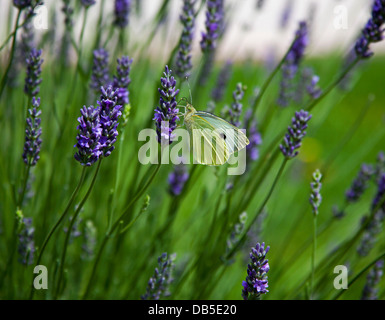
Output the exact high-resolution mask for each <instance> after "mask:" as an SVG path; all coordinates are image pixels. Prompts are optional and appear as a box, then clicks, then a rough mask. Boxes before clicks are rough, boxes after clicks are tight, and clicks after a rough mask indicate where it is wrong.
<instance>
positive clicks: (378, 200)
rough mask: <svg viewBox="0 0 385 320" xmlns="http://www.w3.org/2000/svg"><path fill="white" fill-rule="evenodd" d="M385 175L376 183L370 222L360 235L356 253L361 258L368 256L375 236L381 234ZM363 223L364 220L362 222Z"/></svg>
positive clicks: (383, 217)
mask: <svg viewBox="0 0 385 320" xmlns="http://www.w3.org/2000/svg"><path fill="white" fill-rule="evenodd" d="M384 197H385V174H383V175H382V176H381V178H380V179H379V181H378V189H377V194H376V196H375V197H374V199H373V201H372V207H371V210H372V211H374V212H373V217H372V220H370V221H369V223H368V224H367V225H366V227H365V231H364V234H363V235H362V239H361V243H360V245H359V246H358V248H357V252H358V254H359V255H361V256H366V255H368V254H369V252H370V250H371V249H372V248H373V247H374V245H375V243H376V241H377V236H378V235H379V234H380V233H381V232H382V227H383V222H384V219H385V201H384ZM362 221H363V222H364V221H365V219H363V220H362Z"/></svg>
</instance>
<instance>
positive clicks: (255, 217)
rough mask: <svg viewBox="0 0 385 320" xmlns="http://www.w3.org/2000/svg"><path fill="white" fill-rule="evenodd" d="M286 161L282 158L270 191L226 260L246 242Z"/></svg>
mask: <svg viewBox="0 0 385 320" xmlns="http://www.w3.org/2000/svg"><path fill="white" fill-rule="evenodd" d="M287 161H288V159H287V158H284V159H283V161H282V164H281V166H280V168H279V170H278V173H277V175H276V176H275V179H274V181H273V184H272V185H271V187H270V190H269V192H268V193H267V195H266V197H265V199H264V200H263V202H262V204H261V205H260V207H259V209H258V211H257V213H256V215H255V216H254V218H253V220H252V221H251V223H250V224H249V226H248V227H247V228H245V231H244V232H243V235H242V237H241V238H240V240H239V241H238V242H237V244H236V245H234V247H233V248H232V249H231V250H230V251H229V253H228V254H227V255H226V260H228V259H230V258H231V257H232V255H233V254H234V253H235V251H236V250H237V249H238V248H239V246H240V244H241V243H243V242H244V240H246V237H247V233H248V231H249V230H250V228H251V226H252V225H253V224H254V222H255V221H256V220H257V218H258V216H259V215H260V214H261V213H262V211H263V209H264V208H265V206H266V204H267V202H268V201H269V199H270V197H271V195H272V194H273V191H274V189H275V187H276V185H277V183H278V180H279V179H280V177H281V176H282V173H283V171H284V169H285V166H286V163H287Z"/></svg>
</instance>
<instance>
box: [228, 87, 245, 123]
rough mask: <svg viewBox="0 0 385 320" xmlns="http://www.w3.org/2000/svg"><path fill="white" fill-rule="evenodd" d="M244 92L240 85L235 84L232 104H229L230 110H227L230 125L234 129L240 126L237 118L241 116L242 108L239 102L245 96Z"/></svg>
mask: <svg viewBox="0 0 385 320" xmlns="http://www.w3.org/2000/svg"><path fill="white" fill-rule="evenodd" d="M244 90H245V87H244V86H243V85H242V83H237V87H236V88H235V90H234V91H233V103H232V104H231V108H230V109H229V115H230V123H231V124H233V125H234V126H236V127H239V126H240V124H241V123H240V121H239V118H240V116H241V113H242V108H243V105H242V103H241V100H242V99H243V96H244V95H245V91H244Z"/></svg>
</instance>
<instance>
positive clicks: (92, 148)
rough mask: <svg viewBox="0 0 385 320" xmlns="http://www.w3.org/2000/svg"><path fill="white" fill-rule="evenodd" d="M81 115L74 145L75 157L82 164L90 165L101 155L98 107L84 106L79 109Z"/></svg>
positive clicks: (100, 129)
mask: <svg viewBox="0 0 385 320" xmlns="http://www.w3.org/2000/svg"><path fill="white" fill-rule="evenodd" d="M80 113H81V117H79V118H78V122H79V125H78V127H77V129H78V130H79V133H78V135H77V137H76V139H77V141H78V142H77V143H76V144H75V146H74V147H76V148H78V152H77V153H75V159H76V160H77V161H79V162H80V163H81V164H82V165H85V166H91V165H92V164H94V163H95V162H96V161H97V160H98V159H99V157H100V156H101V155H102V151H101V150H100V149H101V147H100V144H99V139H100V137H101V135H102V127H101V124H100V116H99V107H97V108H95V107H94V106H90V107H88V108H87V107H86V106H84V107H83V109H81V110H80Z"/></svg>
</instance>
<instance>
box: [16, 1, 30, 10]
mask: <svg viewBox="0 0 385 320" xmlns="http://www.w3.org/2000/svg"><path fill="white" fill-rule="evenodd" d="M31 4H32V0H13V5H14V6H15V7H17V8H19V9H24V8H27V7H29V6H30V5H31Z"/></svg>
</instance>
